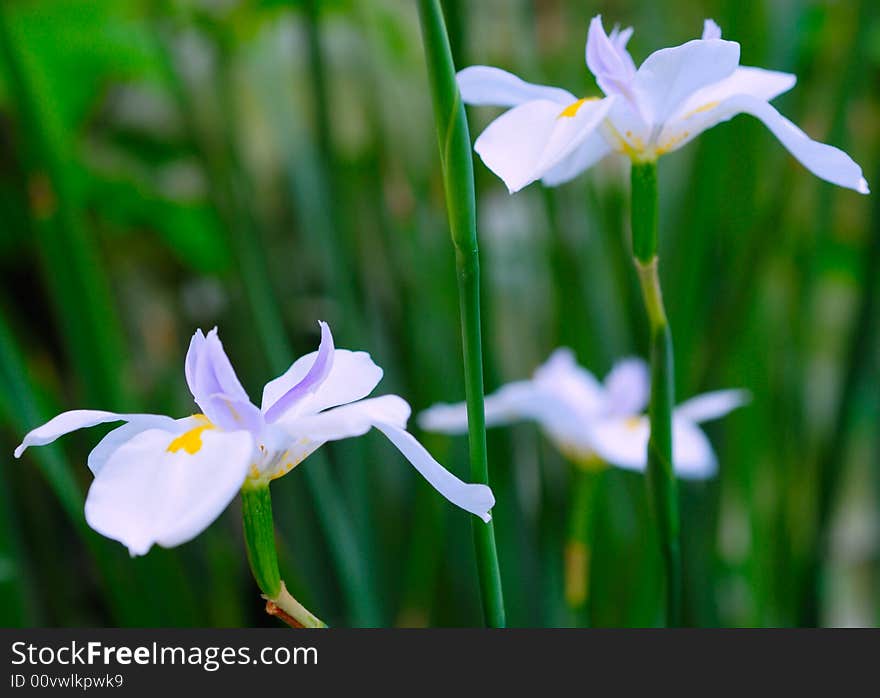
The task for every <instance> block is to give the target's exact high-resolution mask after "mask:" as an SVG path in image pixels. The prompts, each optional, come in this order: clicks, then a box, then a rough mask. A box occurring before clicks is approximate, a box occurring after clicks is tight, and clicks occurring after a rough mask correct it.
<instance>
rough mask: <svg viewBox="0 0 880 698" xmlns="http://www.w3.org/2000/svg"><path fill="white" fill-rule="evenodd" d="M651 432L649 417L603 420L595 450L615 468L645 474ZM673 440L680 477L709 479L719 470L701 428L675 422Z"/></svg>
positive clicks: (595, 432)
mask: <svg viewBox="0 0 880 698" xmlns="http://www.w3.org/2000/svg"><path fill="white" fill-rule="evenodd" d="M650 430H651V428H650V424H649V422H648V418H647V417H645V416H642V417H629V418H611V419H605V420H601V421H599V422H596V424H595V425H594V427H593V430H592V442H593V449H594V450H595V452H596V453H597V455H598V456H599V457H600V458H602V459H603V460H605V461H607V462H608V463H611V464H612V465H616V466H618V467H621V468H625V469H627V470H639V471H644V470H645V467H646V465H647V457H648V437H649V435H650ZM672 439H673V457H672V460H673V463H674V467H675V473H676V475H678V476H680V477H684V478H705V477H711V475H712V474H714V472H715V470H716V468H717V462H716V459H715V454H714V452H713V451H712V446H711V444H710V443H709V440H708V439H707V438H706V435H705V434H704V433H703V432H702V431H701V430H700V429H699V427H697V426H696V425H695V424H693V423H692V422H689V421H687V420H685V419H678V418H674V419H673V423H672Z"/></svg>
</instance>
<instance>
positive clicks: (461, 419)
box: [418, 381, 537, 434]
mask: <svg viewBox="0 0 880 698" xmlns="http://www.w3.org/2000/svg"><path fill="white" fill-rule="evenodd" d="M536 399H537V396H536V391H535V387H534V385H533V384H532V382H531V381H516V382H515V383H508V384H507V385H504V386H502V387H501V388H499V389H498V390H496V391H495V392H494V393H491V394H490V395H487V396H486V398H485V400H484V406H485V409H486V426H487V427H494V426H499V425H501V424H510V423H512V422H516V421H519V420H521V419H528V418H534V417H535V410H534V407H535V402H536ZM418 422H419V426H420V427H421V428H422V429H424V430H425V431H434V432H439V433H442V434H463V433H465V432H466V431H467V429H468V418H467V404H466V403H464V402H459V403H456V404H454V405H448V404H443V403H439V404H436V405H432V406H431V407H429V408H428V409H426V410H425V411H423V412H421V413H420V414H419V417H418Z"/></svg>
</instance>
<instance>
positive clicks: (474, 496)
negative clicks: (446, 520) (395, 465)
mask: <svg viewBox="0 0 880 698" xmlns="http://www.w3.org/2000/svg"><path fill="white" fill-rule="evenodd" d="M374 426H375V427H376V428H377V429H378V430H379V431H381V432H382V433H383V434H385V436H387V437H388V440H389V441H391V443H393V444H394V445H395V446H396V447H397V449H398V450H399V451H400V452H401V453H402V454H403V455H404V456H405V457H406V459H407V460H408V461H409V462H410V463H411V464H412V465H413V467H414V468H415V469H416V470H418V471H419V473H421V475H422V477H424V478H425V479H426V480H427V481H428V483H429V484H430V485H431V487H433V488H434V489H435V490H437V491H438V492H439V493H440V494H441V495H443V496H444V497H445V498H446V499H447V500H449V501H450V502H452V503H453V504H455V505H456V506H457V507H460V508H462V509H464V510H465V511H468V512H470V513H471V514H474V515H475V516H479V517H480V518H481V519H482V520H483V521H485V522H486V523H488V522H489V521H491V520H492V516H491V514H490V513H489V511H490V510H491V509H492V507H493V506H495V496H494V495H493V494H492V490H491V489H490V488H489V487H488V486H487V485H480V484H473V483H467V482H463V481H462V480H459V479H458V478H457V477H456V476H455V475H453V474H452V473H450V472H449V471H448V470H447V469H446V468H444V467H443V466H442V465H440V463H438V462H437V461H436V460H434V457H433V456H431V454H430V453H428V451H427V450H426V449H425V447H424V446H422V445H421V444H420V443H419V442H418V441H417V440H416V439H415V437H414V436H413V435H412V434H410V433H409V432H408V431H406V430H405V429H402V428H401V427H399V426H396V425H393V424H386V423H385V422H382V421H376V422H375V424H374Z"/></svg>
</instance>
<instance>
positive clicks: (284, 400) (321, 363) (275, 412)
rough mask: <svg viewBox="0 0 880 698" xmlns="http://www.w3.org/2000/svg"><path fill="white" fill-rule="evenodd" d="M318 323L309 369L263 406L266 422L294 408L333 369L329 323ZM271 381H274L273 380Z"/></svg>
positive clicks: (264, 393) (264, 392) (333, 351)
mask: <svg viewBox="0 0 880 698" xmlns="http://www.w3.org/2000/svg"><path fill="white" fill-rule="evenodd" d="M319 324H320V326H321V343H320V345H319V346H318V351H317V353H316V354H315V358H314V361H312V364H311V366H309V370H308V371H306V374H305V375H304V376H303V377H302V378H301V379H300V380H298V381H297V382H296V383H294V384H293V385H292V386H291V387H290V388H289V389H287V390H286V391H284V393H283V394H281V396H280V397H278V398H277V399H276V400H274V401H273V402H272V403H271V405H270V406H269V407H265V406H264V407H263V413H264V415H265V417H266V421H267V422H274V421H275V420H276V419H278V418H279V417H280V416H281V415H282V414H284V413H285V412H287V411H288V410H291V409H294V408H295V407H296V406H297V405H298V403H300V402H302V401H303V400H304V399H305V398H307V397H308V396H310V395H312V394H314V393H315V392H317V391H318V389H319V388H320V387H321V384H322V383H323V382H324V381H325V380H326V379H327V376H329V375H330V372H331V371H332V370H333V359H334V356H335V347H334V346H333V335H332V334H331V333H330V325H328V324H327V323H326V322H320V323H319ZM272 382H273V383H274V382H275V381H272ZM266 387H268V386H266ZM265 396H266V388H264V389H263V399H264V401H265Z"/></svg>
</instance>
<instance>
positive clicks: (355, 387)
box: [262, 349, 382, 414]
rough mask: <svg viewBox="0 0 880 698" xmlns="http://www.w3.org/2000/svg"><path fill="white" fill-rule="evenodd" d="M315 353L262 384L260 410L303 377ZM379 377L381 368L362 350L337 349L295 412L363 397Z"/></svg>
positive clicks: (304, 412)
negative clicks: (323, 374)
mask: <svg viewBox="0 0 880 698" xmlns="http://www.w3.org/2000/svg"><path fill="white" fill-rule="evenodd" d="M317 356H318V353H317V352H312V353H311V354H306V355H305V356H303V357H300V358H299V359H297V360H296V361H295V362H294V363H293V365H292V366H291V367H290V368H289V369H287V371H285V372H284V373H283V374H282V375H280V376H279V377H278V378H276V379H275V380H273V381H270V382H269V383H267V384H266V387H265V388H263V401H262V407H263V411H264V412H265V411H266V410H268V409H269V407H271V406H272V405H273V404H274V403H275V402H276V401H277V400H278V399H279V398H280V397H281V396H282V395H284V393H285V392H287V391H288V390H290V389H291V388H292V387H293V386H295V385H297V384H298V383H299V382H300V381H302V380H303V377H304V376H305V375H306V374H307V373H308V372H309V369H310V368H311V367H312V366H313V365H314V364H315V362H316V360H317ZM381 380H382V369H381V368H380V367H379V366H377V365H376V364H375V363H374V362H373V359H372V358H370V355H369V354H368V353H366V352H364V351H348V350H347V349H336V350H335V351H334V353H333V362H332V368H331V370H330V373H329V374H328V375H327V377H326V378H325V379H324V381H323V382H321V384H320V385H318V386H317V387H316V389H315V391H314V392H313V393H312V394H311V395H310V396H309V397H308V398H307V399H305V400H303V402H302V403H301V404H300V405H299V406H298V407H297V409H296V410H295V414H309V413H314V412H319V411H321V410H324V409H327V408H328V407H336V406H337V405H345V404H348V403H349V402H354V401H356V400H360V399H361V398H364V397H366V396H367V395H369V394H370V393H371V392H373V389H374V388H375V387H376V386H377V385H378V384H379V381H381Z"/></svg>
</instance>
